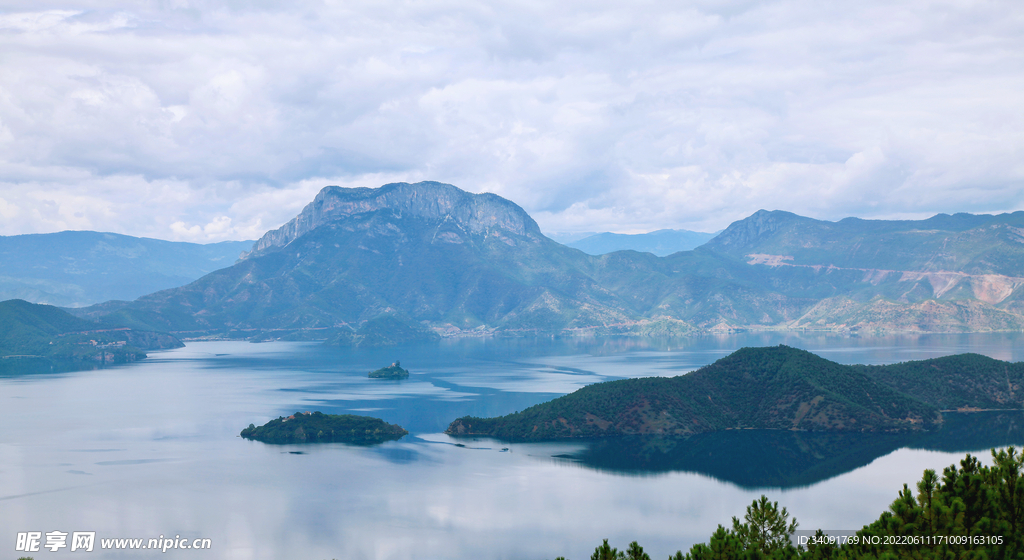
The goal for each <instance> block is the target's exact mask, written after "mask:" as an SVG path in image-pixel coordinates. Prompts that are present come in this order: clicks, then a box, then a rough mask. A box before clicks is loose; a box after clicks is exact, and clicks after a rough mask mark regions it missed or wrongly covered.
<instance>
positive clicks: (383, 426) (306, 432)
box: [241, 411, 409, 445]
mask: <svg viewBox="0 0 1024 560" xmlns="http://www.w3.org/2000/svg"><path fill="white" fill-rule="evenodd" d="M408 433H409V432H407V431H406V430H405V429H404V428H402V427H401V426H399V425H397V424H388V423H387V422H385V421H383V420H381V419H380V418H372V417H370V416H356V415H353V414H324V413H322V412H319V411H317V412H307V413H305V414H303V413H301V412H296V413H295V414H293V415H291V416H289V417H287V418H285V417H283V416H282V417H279V418H278V419H276V420H271V421H270V422H267V423H266V424H264V425H262V426H259V427H257V426H254V425H252V424H249V427H248V428H246V429H244V430H242V433H241V436H242V437H243V438H245V439H251V440H255V441H262V442H263V443H332V442H336V443H353V444H357V445H370V444H374V443H383V442H385V441H391V440H396V439H400V438H401V437H402V436H404V435H406V434H408Z"/></svg>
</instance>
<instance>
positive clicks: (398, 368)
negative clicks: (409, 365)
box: [369, 360, 409, 379]
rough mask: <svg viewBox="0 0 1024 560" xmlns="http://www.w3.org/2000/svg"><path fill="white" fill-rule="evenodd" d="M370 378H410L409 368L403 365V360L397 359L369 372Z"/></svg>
mask: <svg viewBox="0 0 1024 560" xmlns="http://www.w3.org/2000/svg"><path fill="white" fill-rule="evenodd" d="M369 377H370V379H408V378H409V370H407V369H405V368H403V367H402V362H400V361H397V360H396V361H395V363H393V364H391V365H390V366H388V367H382V368H380V369H377V370H373V371H371V372H370V373H369Z"/></svg>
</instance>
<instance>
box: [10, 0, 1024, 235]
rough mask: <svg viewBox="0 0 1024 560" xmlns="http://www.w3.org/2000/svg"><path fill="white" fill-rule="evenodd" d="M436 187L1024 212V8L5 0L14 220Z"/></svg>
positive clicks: (672, 204) (732, 214) (120, 223)
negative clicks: (329, 191) (336, 190)
mask: <svg viewBox="0 0 1024 560" xmlns="http://www.w3.org/2000/svg"><path fill="white" fill-rule="evenodd" d="M424 179H430V180H437V181H443V182H447V183H452V184H455V185H457V186H459V187H461V188H463V189H466V190H469V191H473V192H484V191H489V192H494V193H497V194H499V195H502V196H504V197H506V198H508V199H511V200H512V201H514V202H516V203H518V204H519V205H520V206H522V207H523V208H525V209H526V210H527V211H528V212H530V213H531V214H532V215H533V216H534V218H536V219H537V221H538V222H539V223H540V225H541V227H542V229H544V230H545V231H548V232H552V231H554V232H573V231H617V232H623V233H635V232H641V231H650V230H655V229H660V228H685V229H693V230H699V231H714V230H717V229H720V228H723V227H725V226H726V225H728V224H729V223H730V222H732V221H733V220H736V219H740V218H742V217H745V216H747V215H749V214H751V213H752V212H754V211H756V210H758V209H760V208H766V209H782V210H789V211H792V212H796V213H798V214H802V215H806V216H811V217H815V218H820V219H830V220H834V219H840V218H842V217H845V216H850V215H853V216H860V217H864V218H893V217H906V218H919V217H926V216H929V215H932V214H935V213H938V212H947V213H953V212H1006V211H1014V210H1021V209H1024V4H1022V3H1020V2H1019V0H1009V1H992V2H983V1H979V2H971V1H950V2H915V1H907V2H901V3H893V2H891V1H889V0H884V1H876V0H863V1H859V2H846V3H838V4H837V3H829V2H819V1H799V0H793V1H789V0H783V1H765V2H751V1H740V0H737V1H729V0H709V1H706V2H705V1H696V2H686V1H680V0H670V1H660V0H654V1H646V2H644V1H633V2H629V3H627V2H602V1H600V0H587V1H583V2H572V1H565V2H533V1H530V0H525V1H524V0H516V1H509V2H503V1H469V2H467V1H461V0H437V1H427V2H417V1H391V0H366V1H362V0H344V1H338V2H335V1H330V0H320V1H313V0H290V1H287V2H284V1H281V2H271V1H261V0H221V1H215V0H210V1H191V0H153V1H148V2H146V1H142V2H137V1H132V2H129V1H126V0H120V1H116V0H109V1H103V0H96V1H90V2H76V1H74V0H67V1H56V2H47V1H46V0H42V1H40V0H31V1H29V0H7V1H6V2H4V3H3V6H2V7H0V235H14V234H22V233H41V232H52V231H60V230H65V229H90V230H99V231H114V232H119V233H126V234H129V235H138V236H146V237H155V238H160V239H172V240H182V241H197V242H211V241H221V240H225V239H253V238H256V237H259V236H260V235H261V234H262V233H263V232H265V231H266V230H268V229H272V228H275V227H278V226H279V225H281V224H282V223H284V222H285V221H287V220H288V219H290V218H291V217H292V216H294V215H295V214H296V213H297V212H298V211H299V210H300V209H301V208H302V206H304V205H305V204H306V203H308V202H309V201H310V200H311V199H312V198H313V196H314V195H315V194H316V192H317V191H318V190H319V189H320V188H321V187H323V186H325V185H342V186H367V187H376V186H380V185H382V184H384V183H388V182H393V181H418V180H424Z"/></svg>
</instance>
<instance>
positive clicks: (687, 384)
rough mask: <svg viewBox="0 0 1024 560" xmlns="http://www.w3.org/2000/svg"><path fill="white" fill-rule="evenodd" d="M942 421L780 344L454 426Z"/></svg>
mask: <svg viewBox="0 0 1024 560" xmlns="http://www.w3.org/2000/svg"><path fill="white" fill-rule="evenodd" d="M1002 364H1003V363H1002V362H999V363H998V364H997V367H1001V365H1002ZM1017 407H1018V408H1019V407H1020V397H1018V403H1017ZM940 422H941V415H940V414H939V408H938V407H937V406H936V405H935V404H934V403H928V402H925V401H921V400H918V399H917V398H914V397H912V396H909V395H906V394H903V393H901V392H898V391H897V390H895V389H893V388H891V387H890V386H888V385H887V384H884V383H881V382H879V381H878V380H877V376H869V375H867V374H866V373H865V372H864V371H863V370H862V368H859V367H855V366H844V365H840V364H837V363H835V362H831V361H829V360H826V359H824V358H821V357H818V356H816V355H814V354H811V353H810V352H806V351H803V350H798V349H796V348H790V347H787V346H778V347H772V348H743V349H741V350H737V351H736V352H734V353H732V354H730V355H729V356H727V357H725V358H722V359H720V360H718V361H716V362H715V363H713V364H711V365H708V366H705V367H703V368H701V369H699V370H697V371H694V372H692V373H689V374H687V375H681V376H678V377H673V378H660V377H652V378H645V379H626V380H621V381H611V382H607V383H598V384H595V385H590V386H588V387H584V388H582V389H580V390H578V391H576V392H574V393H571V394H569V395H566V396H564V397H561V398H558V399H555V400H553V401H550V402H547V403H544V404H540V405H536V406H533V407H530V408H528V409H526V410H524V411H522V412H518V413H515V414H510V415H508V416H502V417H500V418H473V417H464V418H459V419H458V420H455V421H454V422H452V424H451V425H450V426H449V428H448V430H447V433H449V434H451V435H486V436H492V437H497V438H501V439H506V440H511V441H531V440H547V439H557V438H569V437H575V438H578V437H584V438H585V437H604V436H611V435H636V434H675V435H685V434H699V433H707V432H716V431H721V430H735V429H776V430H806V431H905V430H920V429H931V428H934V427H936V425H937V424H938V423H940Z"/></svg>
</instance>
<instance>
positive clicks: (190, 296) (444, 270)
mask: <svg viewBox="0 0 1024 560" xmlns="http://www.w3.org/2000/svg"><path fill="white" fill-rule="evenodd" d="M1022 286H1024V212H1016V213H1013V214H1000V215H997V216H991V215H969V214H957V215H953V216H949V215H938V216H935V217H933V218H930V219H928V220H920V221H879V220H860V219H855V218H851V219H846V220H842V221H840V222H825V221H820V220H814V219H810V218H805V217H801V216H797V215H795V214H791V213H788V212H781V211H759V212H757V213H755V214H753V215H752V216H750V217H749V218H746V219H744V220H740V221H738V222H735V223H733V224H732V225H730V226H729V227H728V228H727V229H726V230H724V231H723V232H721V233H720V234H719V235H717V236H716V237H715V238H714V239H712V240H710V241H708V242H707V243H705V244H703V245H701V246H700V247H697V248H696V249H694V250H692V251H682V252H676V253H673V254H671V255H668V256H665V257H658V256H655V255H653V254H651V253H641V252H636V251H617V252H612V253H608V254H604V255H600V256H594V255H588V254H586V253H585V252H583V251H580V250H576V249H573V248H570V247H567V246H565V245H561V244H559V243H556V242H555V241H552V240H551V239H548V238H547V237H545V236H544V235H543V234H542V233H541V231H540V228H539V227H538V226H537V224H536V222H534V220H533V219H532V218H531V217H530V216H529V215H528V214H527V213H526V212H525V211H524V210H523V209H522V208H520V207H519V206H517V205H516V204H514V203H512V202H510V201H508V200H505V199H503V198H501V197H498V196H496V195H493V194H471V193H468V192H465V191H463V190H461V189H458V188H456V187H454V186H452V185H446V184H442V183H433V182H423V183H416V184H408V183H394V184H389V185H384V186H382V187H380V188H376V189H369V188H359V189H347V188H340V187H326V188H324V189H323V190H322V191H321V192H320V193H319V194H318V195H317V196H316V198H315V199H314V200H313V202H311V203H310V204H309V205H308V206H307V207H306V208H305V209H304V210H303V211H302V212H301V213H300V214H299V215H298V216H296V217H295V218H294V219H293V220H291V221H290V222H288V223H287V224H285V225H284V226H282V227H281V228H278V229H276V230H274V231H270V232H268V233H267V234H266V235H264V236H263V237H262V238H261V239H260V240H258V241H257V242H256V243H255V244H254V245H253V246H252V249H251V251H249V252H248V253H246V254H244V255H243V258H242V259H241V260H240V261H239V262H237V263H236V264H234V265H232V266H229V267H226V268H223V269H220V270H216V271H214V272H211V273H209V274H207V275H206V276H203V277H202V278H199V279H198V280H195V281H194V282H192V283H190V284H187V285H184V286H180V287H176V288H172V289H168V290H163V291H159V292H155V293H152V294H149V295H146V296H143V297H140V298H138V299H137V300H135V301H133V302H130V303H129V302H109V303H106V304H102V305H97V306H92V307H89V308H84V309H80V310H75V313H76V314H78V315H80V316H85V317H91V318H98V317H103V318H104V320H106V321H107V322H115V323H118V324H123V325H126V326H132V327H136V328H141V329H146V330H164V331H170V332H174V333H177V334H179V335H181V336H211V335H212V336H220V335H224V334H229V335H230V336H254V337H258V338H263V339H267V338H319V339H331V340H335V341H336V342H337V343H339V344H359V343H360V341H365V340H375V341H377V342H376V343H382V344H395V343H399V342H408V341H410V340H417V339H423V340H428V339H430V338H435V337H437V336H438V335H442V336H450V335H465V334H470V335H473V334H491V333H497V332H504V333H511V334H514V333H538V332H542V333H594V334H601V333H630V334H641V335H672V334H685V333H692V332H699V331H729V330H735V329H745V328H783V329H792V328H799V329H806V328H810V329H831V330H847V331H872V332H876V331H914V332H921V331H946V332H948V331H956V332H962V331H986V330H1019V329H1021V328H1024V306H1022V302H1021V297H1022V294H1024V291H1022ZM360 329H363V331H364V332H362V334H360ZM396 329H397V330H401V331H402V335H401V336H400V337H399V339H400V340H396V339H393V338H389V337H387V336H383V337H381V336H379V335H380V334H381V333H382V332H384V334H385V335H386V332H385V331H391V330H396Z"/></svg>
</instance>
